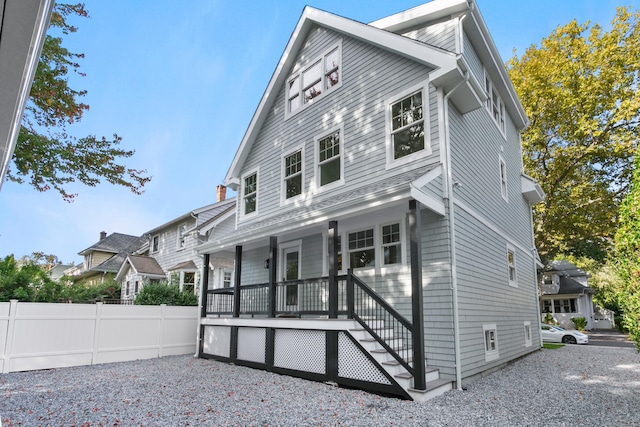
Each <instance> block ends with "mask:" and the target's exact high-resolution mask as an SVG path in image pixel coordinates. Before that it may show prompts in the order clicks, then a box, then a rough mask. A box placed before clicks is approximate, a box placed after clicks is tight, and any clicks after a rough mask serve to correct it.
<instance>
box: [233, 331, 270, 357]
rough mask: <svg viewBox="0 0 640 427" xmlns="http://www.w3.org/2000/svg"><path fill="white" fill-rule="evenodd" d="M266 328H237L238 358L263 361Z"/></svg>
mask: <svg viewBox="0 0 640 427" xmlns="http://www.w3.org/2000/svg"><path fill="white" fill-rule="evenodd" d="M265 345H266V330H265V329H264V328H238V359H240V360H247V361H249V362H258V363H264V361H265V360H264V355H265Z"/></svg>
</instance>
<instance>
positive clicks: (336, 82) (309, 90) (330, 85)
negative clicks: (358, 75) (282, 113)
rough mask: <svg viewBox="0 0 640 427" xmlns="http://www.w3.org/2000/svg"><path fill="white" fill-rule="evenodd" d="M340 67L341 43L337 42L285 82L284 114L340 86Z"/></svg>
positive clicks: (296, 109) (292, 111)
mask: <svg viewBox="0 0 640 427" xmlns="http://www.w3.org/2000/svg"><path fill="white" fill-rule="evenodd" d="M341 67H342V43H341V42H339V43H338V44H336V45H334V46H332V47H331V48H330V49H329V50H327V51H326V52H325V53H324V54H322V55H320V56H319V57H316V58H315V59H314V60H313V61H312V62H311V63H310V65H309V66H307V67H305V68H303V69H301V70H300V72H298V73H296V74H294V75H293V76H291V77H290V78H289V80H288V82H287V108H286V114H287V115H288V114H291V113H294V112H296V111H298V110H300V109H301V107H304V106H306V105H309V104H311V103H312V102H313V100H314V99H316V98H319V97H320V96H322V95H324V94H326V93H328V92H330V91H331V90H333V89H335V88H338V87H339V86H340V85H341V84H342V79H341V76H340V72H341Z"/></svg>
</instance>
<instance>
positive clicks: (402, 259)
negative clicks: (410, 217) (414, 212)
mask: <svg viewBox="0 0 640 427" xmlns="http://www.w3.org/2000/svg"><path fill="white" fill-rule="evenodd" d="M394 224H398V226H399V233H400V241H399V242H398V243H399V244H400V262H399V263H395V264H385V263H384V240H383V235H382V228H383V227H385V226H387V225H394ZM404 231H405V230H404V221H400V220H398V221H390V222H383V223H381V224H379V225H378V233H379V235H380V241H379V242H378V248H379V249H380V267H381V268H394V267H397V266H400V265H405V264H406V262H407V261H406V259H405V247H407V243H405V242H406V239H405V233H404ZM374 237H375V236H374Z"/></svg>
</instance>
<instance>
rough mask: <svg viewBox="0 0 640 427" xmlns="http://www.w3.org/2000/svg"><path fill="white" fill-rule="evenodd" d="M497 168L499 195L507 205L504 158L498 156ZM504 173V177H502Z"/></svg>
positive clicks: (506, 179) (506, 180)
mask: <svg viewBox="0 0 640 427" xmlns="http://www.w3.org/2000/svg"><path fill="white" fill-rule="evenodd" d="M498 161H499V164H498V167H499V173H500V194H501V195H502V198H503V199H504V200H505V201H506V202H507V203H508V202H509V180H508V178H507V162H506V161H505V160H504V157H502V156H498ZM503 172H504V175H503Z"/></svg>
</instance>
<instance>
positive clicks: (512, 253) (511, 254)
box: [507, 246, 516, 286]
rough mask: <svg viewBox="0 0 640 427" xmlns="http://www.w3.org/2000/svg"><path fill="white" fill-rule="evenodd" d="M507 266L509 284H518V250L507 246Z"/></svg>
mask: <svg viewBox="0 0 640 427" xmlns="http://www.w3.org/2000/svg"><path fill="white" fill-rule="evenodd" d="M507 268H508V272H509V285H510V286H516V250H515V249H514V248H512V247H511V246H507Z"/></svg>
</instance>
